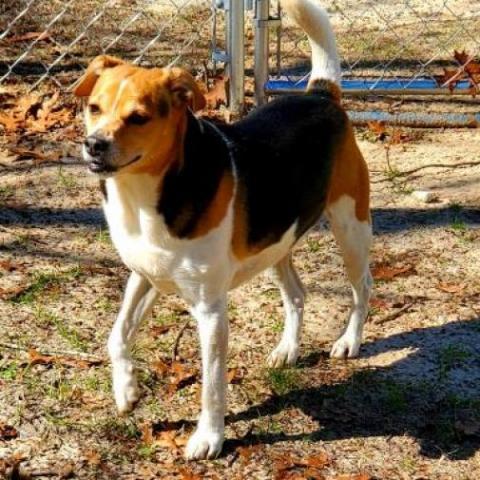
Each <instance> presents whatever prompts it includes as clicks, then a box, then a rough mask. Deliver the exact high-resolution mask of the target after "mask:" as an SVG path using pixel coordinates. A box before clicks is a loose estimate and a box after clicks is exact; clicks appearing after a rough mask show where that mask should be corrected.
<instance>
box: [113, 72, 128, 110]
mask: <svg viewBox="0 0 480 480" xmlns="http://www.w3.org/2000/svg"><path fill="white" fill-rule="evenodd" d="M127 85H128V78H124V79H123V80H122V81H121V82H120V84H119V85H118V90H117V94H116V95H115V99H114V100H113V103H112V106H111V107H110V112H111V113H113V112H114V111H115V110H116V109H117V107H118V104H119V103H120V99H121V98H122V95H123V93H124V90H125V88H126V87H127Z"/></svg>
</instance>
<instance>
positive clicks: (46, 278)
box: [10, 267, 80, 305]
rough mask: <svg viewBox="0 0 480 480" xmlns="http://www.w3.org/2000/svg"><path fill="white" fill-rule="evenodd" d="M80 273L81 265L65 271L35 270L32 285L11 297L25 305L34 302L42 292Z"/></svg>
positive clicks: (15, 301) (12, 299)
mask: <svg viewBox="0 0 480 480" xmlns="http://www.w3.org/2000/svg"><path fill="white" fill-rule="evenodd" d="M79 275H80V269H79V267H73V268H72V269H70V270H67V271H65V272H41V271H37V272H33V274H32V275H31V283H30V285H29V286H28V287H27V288H25V289H24V290H23V291H21V292H20V293H18V294H17V295H15V296H14V297H13V298H11V299H10V301H11V302H12V303H16V304H23V305H28V304H33V303H34V302H35V301H36V300H37V299H38V296H39V295H40V294H41V293H42V292H45V291H46V290H49V289H52V288H53V287H56V286H58V285H60V284H61V283H63V282H65V281H68V280H71V279H73V278H77V277H78V276H79Z"/></svg>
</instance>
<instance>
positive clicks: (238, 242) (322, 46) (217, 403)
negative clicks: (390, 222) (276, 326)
mask: <svg viewBox="0 0 480 480" xmlns="http://www.w3.org/2000/svg"><path fill="white" fill-rule="evenodd" d="M283 4H284V7H285V8H286V10H287V12H288V13H289V14H290V16H291V17H292V18H293V19H294V20H296V21H297V23H298V24H299V25H300V26H301V27H302V28H303V29H304V30H305V31H306V33H307V34H308V36H309V39H310V43H311V46H312V64H313V65H312V67H313V68H312V76H311V80H310V83H309V87H308V89H307V91H306V92H305V94H303V95H301V96H291V97H285V98H281V99H278V100H275V101H272V102H271V103H269V104H267V105H266V106H263V107H261V108H258V109H256V110H255V111H254V112H253V113H252V114H250V115H249V116H247V117H246V118H244V119H243V120H241V121H239V122H237V123H235V124H233V125H217V124H214V123H212V122H210V121H208V120H204V119H201V118H197V117H196V116H195V115H194V113H193V112H194V111H197V110H200V109H202V108H203V107H204V105H205V99H204V97H203V95H202V93H201V91H200V89H199V87H198V86H197V85H196V84H195V82H194V79H193V78H192V77H191V76H190V75H189V74H188V73H187V72H186V71H184V70H182V69H180V68H152V69H146V68H141V67H138V66H134V65H130V64H128V63H125V62H123V61H122V60H120V59H118V58H114V57H109V56H100V57H97V58H95V59H94V60H93V61H92V63H91V64H90V66H89V67H88V69H87V71H86V73H85V75H84V76H83V77H82V78H81V79H80V80H79V82H78V84H77V86H76V88H75V94H76V95H78V96H80V97H88V105H87V107H86V112H85V122H86V130H87V137H86V140H85V142H84V146H83V156H84V160H85V162H86V163H87V165H88V168H89V169H90V171H91V172H93V173H95V174H96V175H98V177H99V178H100V185H101V189H102V192H103V209H104V211H105V215H106V218H107V220H108V224H109V228H110V233H111V238H112V241H113V243H114V245H115V247H116V248H117V250H118V252H119V254H120V256H121V258H122V260H123V261H124V262H125V264H126V265H127V266H128V267H129V268H130V270H131V272H132V273H131V275H130V278H129V280H128V283H127V286H126V291H125V297H124V300H123V304H122V307H121V309H120V313H119V315H118V318H117V320H116V322H115V324H114V326H113V330H112V332H111V335H110V338H109V341H108V351H109V354H110V357H111V361H112V367H113V391H114V395H115V401H116V404H117V407H118V410H119V411H120V412H127V411H129V410H131V409H132V408H133V406H134V404H135V402H136V401H137V400H138V398H139V389H138V386H137V380H136V376H135V371H134V365H133V362H132V357H131V353H130V349H131V346H132V342H133V341H134V337H135V332H136V330H137V328H138V325H139V323H140V322H141V320H142V319H143V318H144V317H145V316H146V315H147V314H148V313H149V312H150V311H151V309H152V306H153V304H154V302H155V300H156V299H157V296H158V292H172V291H173V292H177V293H178V294H180V295H181V296H182V297H183V298H184V299H185V301H186V302H187V303H188V305H189V307H190V310H191V313H192V315H193V317H194V318H195V319H196V321H197V323H198V330H199V336H200V343H201V354H202V362H203V369H202V370H203V390H202V410H201V414H200V418H199V422H198V426H197V429H196V431H195V433H194V434H193V435H192V437H191V438H190V440H189V442H188V445H187V448H186V456H187V458H189V459H203V458H212V457H215V456H217V455H218V454H219V453H220V451H221V449H222V444H223V440H224V414H225V390H226V389H225V386H226V385H225V384H226V356H227V340H228V319H227V292H228V291H229V290H230V289H232V288H235V287H237V286H239V285H241V284H242V283H244V282H246V281H247V280H249V279H251V278H252V277H254V276H255V275H257V274H259V273H260V272H262V271H264V270H266V269H269V270H270V271H271V272H272V274H273V278H274V279H275V281H276V283H277V285H278V287H279V289H280V292H281V294H282V299H283V303H284V306H285V327H284V331H283V334H282V338H281V340H280V343H279V344H278V345H277V347H276V348H275V349H274V350H273V352H272V353H271V355H270V357H269V359H268V362H269V364H270V365H271V366H272V367H281V366H283V365H292V364H294V363H295V361H296V359H297V356H298V351H299V341H300V329H301V324H302V314H303V305H304V296H305V294H304V289H303V287H302V284H301V282H300V280H299V278H298V276H297V273H296V272H295V269H294V266H293V264H292V259H291V252H292V249H293V247H294V246H295V245H296V244H297V242H298V241H299V240H300V239H301V238H302V236H304V235H305V234H306V233H307V232H308V231H309V229H310V228H311V227H313V226H314V225H315V223H316V222H317V221H318V220H319V218H320V217H321V216H322V214H326V216H327V217H328V219H329V221H330V225H331V227H332V229H333V233H334V235H335V238H336V240H337V241H338V244H339V246H340V249H341V252H342V255H343V258H344V262H345V267H346V270H347V274H348V278H349V280H350V282H351V285H352V290H353V304H352V308H351V312H350V314H349V319H348V325H347V327H346V329H345V331H344V333H343V334H342V335H341V336H340V338H339V339H338V340H337V341H336V342H335V344H334V345H333V348H332V351H331V356H332V357H335V358H345V357H354V356H355V355H357V353H358V350H359V347H360V342H361V337H362V329H363V323H364V320H365V317H366V314H367V309H368V298H369V293H370V289H371V282H372V281H371V276H370V272H369V260H368V257H369V248H370V241H371V224H370V213H369V179H368V171H367V167H366V164H365V161H364V159H363V157H362V155H361V153H360V151H359V149H358V147H357V144H356V142H355V138H354V134H353V130H352V127H351V125H350V123H349V120H348V118H347V115H346V113H345V112H344V110H343V109H342V107H341V106H340V89H339V80H340V65H339V60H338V55H337V50H336V44H335V38H334V36H333V32H332V29H331V26H330V22H329V19H328V16H327V14H326V12H325V11H324V10H323V9H322V8H321V7H320V6H319V5H318V4H317V3H316V2H315V0H284V1H283Z"/></svg>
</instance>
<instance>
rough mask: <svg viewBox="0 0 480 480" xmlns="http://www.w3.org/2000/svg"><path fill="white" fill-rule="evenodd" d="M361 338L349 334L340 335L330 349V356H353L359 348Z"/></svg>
mask: <svg viewBox="0 0 480 480" xmlns="http://www.w3.org/2000/svg"><path fill="white" fill-rule="evenodd" d="M360 344H361V339H360V338H356V337H353V336H351V335H347V334H344V335H342V336H341V337H340V338H339V339H338V340H337V341H336V342H335V343H334V344H333V347H332V350H331V351H330V357H331V358H354V357H356V356H357V355H358V352H359V350H360Z"/></svg>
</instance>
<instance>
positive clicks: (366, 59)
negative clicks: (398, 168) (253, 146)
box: [255, 0, 480, 124]
mask: <svg viewBox="0 0 480 480" xmlns="http://www.w3.org/2000/svg"><path fill="white" fill-rule="evenodd" d="M321 3H322V5H323V6H324V7H325V8H326V9H327V11H328V13H329V15H330V18H331V20H332V23H333V27H334V31H335V34H336V37H337V42H338V47H339V54H340V57H341V59H342V70H343V79H342V88H343V92H344V95H345V96H347V97H353V96H366V95H372V94H374V95H382V96H383V95H386V96H390V97H393V96H402V97H403V96H410V97H412V96H426V95H439V96H446V95H449V96H450V97H446V99H447V100H448V101H449V102H450V103H451V102H452V97H451V94H452V93H453V94H455V95H470V97H471V96H472V94H475V93H479V87H478V85H479V84H480V64H479V62H478V54H479V52H480V49H479V46H480V37H479V35H478V33H479V32H480V2H477V1H475V2H471V1H467V0H322V1H321ZM255 26H256V35H255V37H256V49H255V55H256V57H255V60H256V62H255V63H256V68H255V76H256V99H257V102H258V103H263V102H264V101H265V100H266V98H267V97H268V96H272V95H279V94H284V93H295V92H298V91H299V90H303V88H304V87H305V85H306V81H307V79H308V72H309V62H310V54H309V45H308V40H307V38H306V36H305V35H304V34H303V33H302V32H301V31H299V29H298V28H296V27H295V26H294V25H293V24H292V23H291V22H290V21H289V20H288V18H287V17H285V16H284V15H283V14H282V11H281V8H280V5H279V1H278V0H271V1H270V0H257V1H256V18H255ZM455 52H456V53H455ZM476 59H477V61H476ZM470 103H471V108H470V110H471V111H470V112H469V115H467V116H461V115H460V116H458V115H454V114H453V113H452V112H451V108H444V110H445V111H442V108H443V107H441V108H440V111H439V112H438V115H437V116H436V117H431V118H430V120H435V121H434V123H435V122H436V121H438V122H440V123H442V122H443V123H445V122H447V123H448V122H450V121H452V122H453V123H458V122H460V124H461V123H462V122H467V123H468V122H472V118H471V116H472V115H473V116H474V117H475V112H477V113H478V104H476V105H475V102H470ZM356 107H357V108H355V109H360V110H363V109H364V108H365V107H364V106H363V107H362V106H360V105H359V103H358V102H357V105H356ZM463 110H464V109H463V108H462V111H463ZM467 110H468V109H467ZM402 115H403V114H402ZM405 115H407V114H405ZM362 116H363V117H365V118H366V119H368V118H377V117H378V118H381V117H383V118H384V119H387V120H388V112H383V115H379V113H378V112H377V113H376V114H375V115H374V116H373V117H372V115H370V116H368V115H366V114H365V113H363V114H361V115H360V114H357V115H356V117H357V119H361V118H362ZM415 117H417V120H418V123H419V124H422V123H423V122H425V121H426V117H425V115H423V117H422V114H421V112H418V114H416V115H413V116H412V115H411V114H410V117H408V116H407V117H406V118H407V119H410V120H412V121H413V123H414V122H415ZM476 121H480V117H479V116H478V115H477V116H476ZM407 123H408V122H407ZM427 123H428V122H427Z"/></svg>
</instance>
